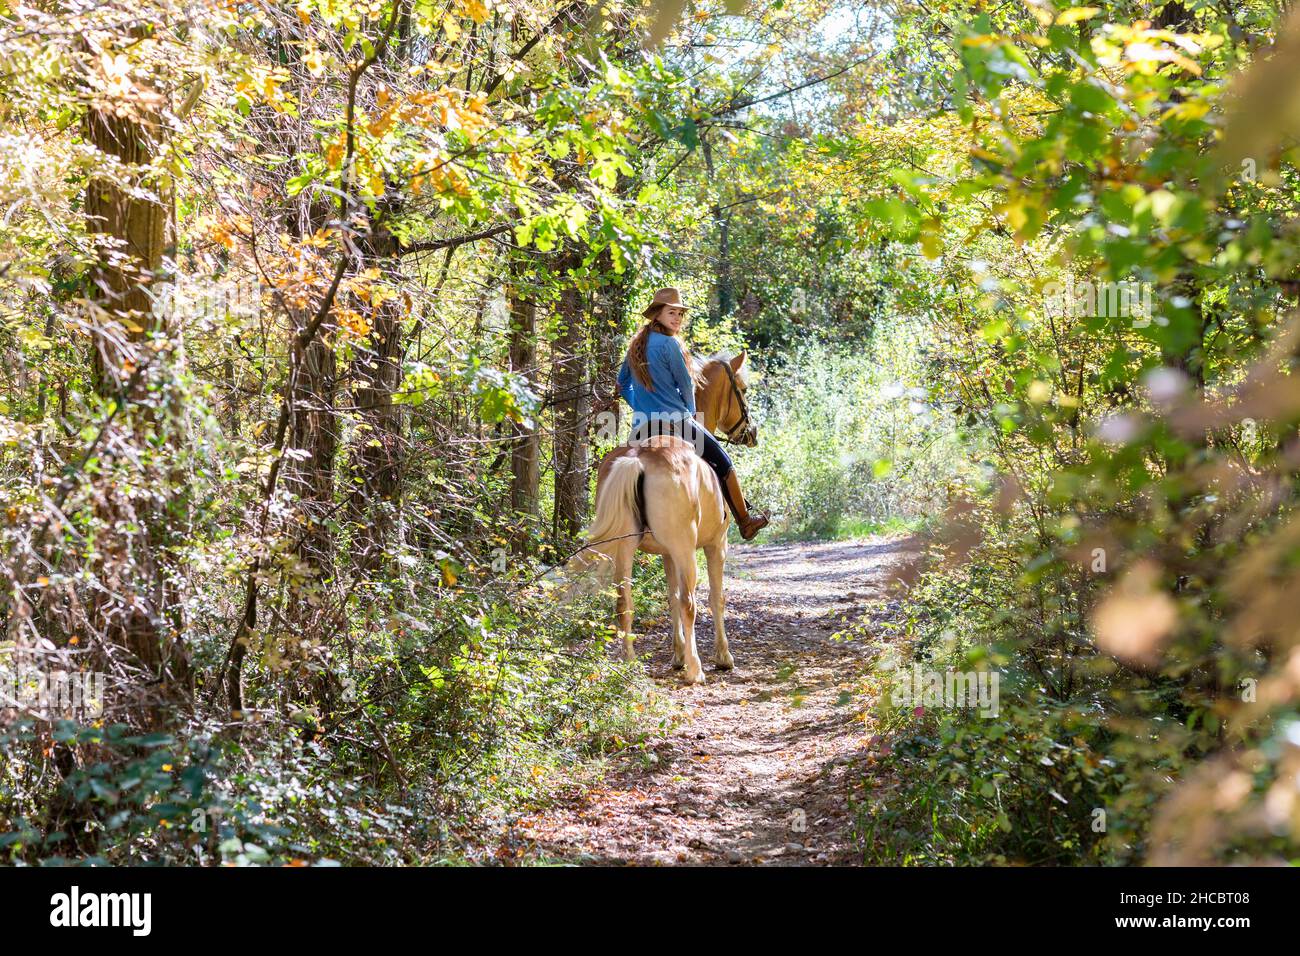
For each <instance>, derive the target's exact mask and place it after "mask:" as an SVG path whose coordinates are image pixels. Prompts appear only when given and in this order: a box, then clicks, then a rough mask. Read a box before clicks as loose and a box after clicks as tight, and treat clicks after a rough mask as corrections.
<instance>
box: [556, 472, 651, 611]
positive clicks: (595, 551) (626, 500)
mask: <svg viewBox="0 0 1300 956" xmlns="http://www.w3.org/2000/svg"><path fill="white" fill-rule="evenodd" d="M644 473H645V466H644V465H643V464H642V463H641V460H640V459H639V458H619V459H617V460H616V461H615V462H614V463H613V465H612V466H610V469H609V474H608V475H606V477H605V480H604V482H602V483H601V486H600V494H599V496H598V497H597V499H596V516H595V518H593V519H592V522H591V526H590V527H589V528H587V533H586V539H587V544H586V547H584V548H583V549H582V550H581V551H579V552H578V553H577V554H576V555H574V557H573V560H571V561H570V562H569V564H568V566H567V567H566V568H565V572H566V573H565V577H566V578H567V585H568V586H567V588H566V592H567V595H572V594H573V592H575V591H585V590H588V588H587V587H584V586H583V579H586V581H587V582H588V583H593V582H594V583H595V584H596V585H597V586H604V585H606V584H608V583H609V582H610V581H611V580H612V579H613V577H614V571H615V565H614V556H615V554H617V553H618V551H619V550H620V549H624V548H627V547H629V546H633V547H634V538H633V537H632V536H633V535H636V534H637V533H638V532H639V531H640V530H641V527H642V526H641V508H640V506H639V504H638V502H637V497H638V495H637V482H638V481H640V479H641V476H642V475H643V474H644Z"/></svg>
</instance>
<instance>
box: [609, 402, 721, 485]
mask: <svg viewBox="0 0 1300 956" xmlns="http://www.w3.org/2000/svg"><path fill="white" fill-rule="evenodd" d="M637 417H638V418H639V417H640V416H637ZM633 424H634V427H633V428H632V434H630V435H629V436H628V441H629V442H635V441H645V440H646V439H647V438H651V437H653V436H655V435H675V436H677V437H678V438H681V439H684V440H685V441H688V442H690V443H691V446H692V447H693V448H694V449H695V452H696V454H698V455H699V456H700V457H701V458H703V459H704V460H705V461H706V462H708V463H709V467H710V468H712V469H713V470H714V471H715V472H716V473H717V475H718V482H719V483H723V482H724V481H725V479H726V477H727V475H729V474H731V469H732V464H731V456H729V455H728V454H727V453H726V452H725V451H724V450H723V448H722V445H720V444H719V443H718V440H717V439H716V438H714V437H713V436H712V435H710V434H709V432H708V430H707V429H705V428H703V427H701V426H700V425H699V424H698V423H697V422H696V421H695V420H694V419H693V418H686V417H678V418H673V417H663V418H651V419H642V420H641V421H640V423H637V422H636V421H635V419H634V420H633ZM723 487H724V488H725V487H726V485H725V484H723Z"/></svg>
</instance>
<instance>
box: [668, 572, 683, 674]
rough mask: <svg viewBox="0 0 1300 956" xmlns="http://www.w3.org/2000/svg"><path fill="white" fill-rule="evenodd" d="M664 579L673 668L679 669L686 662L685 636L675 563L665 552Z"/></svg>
mask: <svg viewBox="0 0 1300 956" xmlns="http://www.w3.org/2000/svg"><path fill="white" fill-rule="evenodd" d="M664 580H666V581H667V582H668V620H669V622H670V623H669V625H668V626H669V627H670V628H672V638H673V670H675V671H679V670H681V669H682V668H683V667H684V666H685V664H686V638H685V637H684V636H683V635H682V622H681V611H680V608H679V603H678V595H677V565H675V564H674V563H673V559H672V558H670V557H669V556H668V555H667V554H665V555H664Z"/></svg>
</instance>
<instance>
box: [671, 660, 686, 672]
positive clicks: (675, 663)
mask: <svg viewBox="0 0 1300 956" xmlns="http://www.w3.org/2000/svg"><path fill="white" fill-rule="evenodd" d="M685 666H686V665H685V664H683V663H682V662H681V661H673V670H675V671H679V670H681V669H682V668H683V667H685Z"/></svg>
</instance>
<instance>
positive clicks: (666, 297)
mask: <svg viewBox="0 0 1300 956" xmlns="http://www.w3.org/2000/svg"><path fill="white" fill-rule="evenodd" d="M686 309H687V306H686V305H685V304H684V303H683V302H682V298H681V294H680V293H679V292H678V291H677V290H676V289H660V290H659V291H658V292H656V293H655V295H654V299H653V300H652V301H651V303H650V305H649V307H647V308H646V310H645V311H644V312H643V313H642V315H644V316H645V317H646V319H647V320H648V321H647V322H646V324H645V325H644V326H642V328H641V330H640V331H638V332H637V334H636V335H635V336H633V338H632V342H631V344H630V345H629V346H628V350H627V357H626V358H625V359H624V360H623V367H622V368H621V369H620V370H619V373H618V391H619V394H620V395H622V396H623V399H624V401H626V402H627V403H628V404H629V405H631V406H632V411H633V412H634V413H635V414H634V415H633V429H632V434H631V435H630V436H629V439H628V440H629V443H635V442H638V441H644V440H646V439H647V438H649V437H650V436H652V435H656V434H672V435H676V436H677V437H678V438H682V439H684V440H685V441H687V442H689V443H690V444H691V446H692V447H693V448H694V449H695V451H696V453H697V454H699V456H700V457H701V458H703V459H704V460H705V461H706V462H708V464H709V466H710V467H711V468H712V469H713V470H714V472H716V473H717V476H718V484H719V485H720V486H721V488H722V496H723V497H724V498H725V499H726V500H727V504H728V505H729V506H730V507H731V513H732V514H734V515H735V516H736V524H737V525H738V526H739V527H740V534H741V537H743V538H744V539H745V540H746V541H748V540H749V539H751V538H753V537H754V535H756V534H758V532H759V531H760V530H762V528H764V527H765V526H766V525H767V523H768V517H767V515H766V514H763V513H758V514H751V513H750V511H749V508H748V507H747V506H746V504H745V496H744V495H743V494H742V493H741V491H740V480H739V479H738V478H737V477H736V470H735V468H734V467H733V466H732V463H731V458H730V457H729V456H728V455H727V453H726V452H725V451H724V450H723V448H722V445H720V444H719V443H718V440H717V439H716V438H714V437H713V435H712V434H710V433H709V431H708V429H706V428H702V427H700V425H698V424H696V421H695V419H696V417H698V416H697V413H696V408H695V380H694V376H693V375H692V373H691V357H690V355H689V353H688V352H687V351H686V346H685V345H684V344H683V343H682V342H681V340H680V339H678V338H676V335H677V333H678V332H680V331H681V328H682V324H683V322H684V321H685V319H686ZM751 443H752V442H751Z"/></svg>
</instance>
